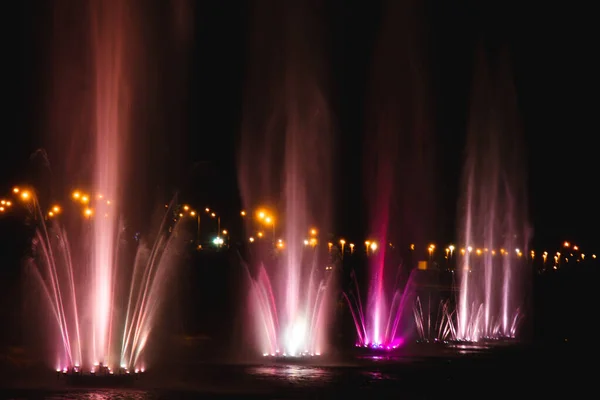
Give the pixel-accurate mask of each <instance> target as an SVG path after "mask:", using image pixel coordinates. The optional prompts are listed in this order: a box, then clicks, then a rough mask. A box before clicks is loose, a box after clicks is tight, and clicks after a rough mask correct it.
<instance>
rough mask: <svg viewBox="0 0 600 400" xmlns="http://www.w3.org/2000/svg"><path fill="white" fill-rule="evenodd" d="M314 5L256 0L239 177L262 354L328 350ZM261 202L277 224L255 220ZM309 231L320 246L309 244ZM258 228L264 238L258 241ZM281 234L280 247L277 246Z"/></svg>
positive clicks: (323, 108) (326, 206)
mask: <svg viewBox="0 0 600 400" xmlns="http://www.w3.org/2000/svg"><path fill="white" fill-rule="evenodd" d="M310 7H311V6H310V4H309V3H304V2H278V3H277V4H276V5H275V6H273V5H270V6H267V5H265V4H263V3H260V2H259V4H257V7H256V10H255V13H254V15H255V21H254V22H255V24H254V26H253V34H254V35H253V41H252V45H253V46H254V47H253V51H252V52H251V54H253V57H254V59H253V60H252V62H251V68H250V71H249V79H248V82H249V88H248V91H247V93H248V100H247V102H246V110H245V115H244V124H243V134H242V143H241V149H240V150H241V151H240V162H239V179H240V188H241V192H242V197H243V201H244V205H245V209H246V210H248V211H249V212H248V218H247V221H246V222H247V224H246V229H247V233H248V236H255V237H256V238H257V240H256V241H255V242H254V243H252V244H250V245H251V246H252V247H251V256H250V262H249V265H250V270H252V271H251V275H250V276H251V290H250V303H249V305H250V312H249V313H250V321H251V322H250V323H251V324H252V325H253V326H254V327H255V328H256V330H255V332H256V335H255V340H254V345H255V346H256V348H257V350H258V351H259V352H260V353H262V354H265V355H271V354H272V355H283V354H285V355H289V356H299V355H310V354H313V355H316V354H321V353H323V352H325V351H326V342H327V332H328V324H329V319H330V318H329V317H330V314H329V308H330V307H329V306H330V302H329V297H330V295H331V293H332V292H331V290H330V288H331V284H330V281H331V279H332V278H331V276H332V275H331V270H328V269H327V267H328V266H329V265H330V258H329V253H328V249H327V244H326V243H327V240H328V238H327V236H326V235H327V232H328V231H329V228H330V222H331V211H332V208H331V184H332V181H331V165H332V147H331V136H332V132H331V130H332V128H331V126H330V117H329V116H330V111H329V107H328V104H327V101H326V99H325V95H324V92H323V89H322V81H323V79H324V77H325V76H324V74H323V70H322V66H321V65H320V62H321V58H320V57H319V55H320V54H319V50H320V46H319V44H320V40H321V39H320V37H319V36H318V34H317V32H318V31H319V24H318V23H317V21H318V18H316V17H315V16H314V15H311V13H312V12H315V13H317V12H318V11H317V10H313V9H311V8H310ZM309 21H310V22H309ZM309 26H310V29H309V28H308V27H309ZM263 202H268V204H264V203H263ZM269 205H270V206H269ZM264 206H266V207H267V208H268V209H269V212H270V213H271V214H273V215H274V221H275V226H274V227H273V226H272V225H269V226H264V224H261V222H260V221H257V220H256V218H255V211H256V209H257V208H258V207H264ZM313 227H317V229H318V230H319V236H318V238H317V240H318V242H319V243H318V245H316V246H314V247H313V246H305V245H304V240H305V239H307V238H308V237H309V231H310V230H311V228H313ZM263 230H264V233H265V235H264V237H263V238H259V237H257V236H256V233H257V231H263ZM279 239H281V241H282V243H283V247H282V248H279V247H276V246H275V244H276V243H277V242H278V240H279Z"/></svg>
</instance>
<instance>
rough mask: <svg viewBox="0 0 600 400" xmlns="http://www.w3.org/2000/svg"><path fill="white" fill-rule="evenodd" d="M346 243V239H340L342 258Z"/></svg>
mask: <svg viewBox="0 0 600 400" xmlns="http://www.w3.org/2000/svg"><path fill="white" fill-rule="evenodd" d="M345 244H346V241H345V240H344V239H340V245H341V246H342V258H344V245H345Z"/></svg>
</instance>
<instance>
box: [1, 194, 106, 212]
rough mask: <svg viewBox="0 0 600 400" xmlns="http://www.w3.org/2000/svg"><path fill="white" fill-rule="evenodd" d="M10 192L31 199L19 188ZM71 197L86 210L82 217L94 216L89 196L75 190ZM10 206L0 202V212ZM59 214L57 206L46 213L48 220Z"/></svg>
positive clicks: (9, 203) (99, 195) (6, 201)
mask: <svg viewBox="0 0 600 400" xmlns="http://www.w3.org/2000/svg"><path fill="white" fill-rule="evenodd" d="M12 192H13V193H14V194H15V195H17V196H19V198H20V199H21V200H23V201H30V200H31V199H32V198H33V196H32V194H31V192H30V191H29V190H26V189H21V188H19V187H14V188H13V189H12ZM72 197H73V199H74V200H76V201H77V202H80V203H81V204H83V205H85V206H86V208H85V209H84V210H83V215H85V216H86V217H91V216H92V215H93V214H94V210H93V209H92V208H90V207H89V206H88V204H89V202H90V196H89V195H87V194H84V193H82V192H80V191H78V190H76V191H74V192H73V194H72ZM96 197H97V199H98V200H103V199H104V196H102V195H101V194H98V195H96ZM105 201H106V205H110V204H111V201H110V200H105ZM11 206H12V202H11V201H10V200H6V199H1V200H0V212H4V211H6V210H7V209H8V208H9V207H11ZM61 212H62V208H61V207H60V206H59V205H57V204H55V205H53V206H52V207H50V210H49V211H48V213H47V215H48V217H49V218H52V217H56V216H57V215H59V214H60V213H61ZM105 216H108V214H106V215H105Z"/></svg>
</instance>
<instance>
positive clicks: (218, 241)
mask: <svg viewBox="0 0 600 400" xmlns="http://www.w3.org/2000/svg"><path fill="white" fill-rule="evenodd" d="M165 208H169V205H168V204H165ZM182 208H183V211H184V212H180V213H179V218H183V217H184V216H185V215H186V214H187V215H189V216H190V217H197V218H199V217H200V215H199V213H198V212H197V211H196V210H194V209H192V208H191V207H190V206H189V205H187V204H184V205H183V207H182ZM204 211H205V212H206V214H208V215H210V217H211V218H218V216H217V214H216V213H215V212H214V211H211V209H210V208H208V207H206V208H205V209H204ZM220 234H222V235H223V236H227V235H228V234H229V232H228V231H227V229H223V230H222V231H221V232H220ZM223 243H225V241H224V240H223V237H221V236H217V237H215V238H214V239H213V244H214V245H215V246H218V247H220V246H222V245H223ZM198 248H201V245H200V244H198Z"/></svg>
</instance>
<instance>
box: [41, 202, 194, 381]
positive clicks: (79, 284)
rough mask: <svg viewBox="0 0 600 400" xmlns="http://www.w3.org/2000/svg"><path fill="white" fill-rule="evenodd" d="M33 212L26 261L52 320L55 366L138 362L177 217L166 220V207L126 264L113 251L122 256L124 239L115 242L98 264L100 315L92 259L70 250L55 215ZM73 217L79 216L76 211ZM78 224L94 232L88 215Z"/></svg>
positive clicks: (170, 265) (172, 255) (167, 266)
mask: <svg viewBox="0 0 600 400" xmlns="http://www.w3.org/2000/svg"><path fill="white" fill-rule="evenodd" d="M36 202H37V200H36ZM33 212H34V213H35V215H36V216H37V218H38V224H39V228H38V229H37V231H36V236H35V238H34V241H33V249H34V257H33V258H32V259H31V260H30V263H29V265H30V267H31V271H32V272H33V274H34V276H35V277H36V278H37V280H38V283H39V284H40V285H41V287H42V288H43V291H44V297H45V299H46V300H47V304H48V305H49V306H50V309H51V313H52V316H53V318H52V321H53V326H57V327H58V333H59V335H58V340H57V341H55V342H53V343H54V346H52V347H53V349H54V351H55V359H54V360H53V362H54V363H56V367H57V369H60V370H62V369H63V368H72V367H80V368H84V369H85V370H93V369H94V368H97V367H98V366H99V364H102V365H104V366H107V367H109V368H111V369H112V370H115V371H116V370H117V369H119V368H122V369H127V370H130V371H133V370H134V369H143V368H145V360H144V358H143V357H142V353H143V351H144V349H145V348H146V345H147V341H148V337H149V335H150V333H151V332H152V329H153V328H154V326H155V325H156V317H157V312H158V310H159V306H160V304H161V301H162V299H163V297H164V295H165V292H166V290H167V286H166V284H165V282H166V281H167V280H168V279H169V278H171V277H172V275H173V273H174V270H175V268H176V266H177V262H178V260H179V255H180V254H181V250H182V245H183V243H184V240H182V239H183V238H184V236H185V235H184V233H183V232H180V228H179V226H180V224H179V222H173V221H172V219H171V216H170V213H167V214H166V215H165V217H164V219H163V221H162V224H161V226H160V228H159V231H158V233H157V235H156V239H155V240H154V241H153V243H147V242H145V241H142V242H141V243H139V244H137V245H136V246H135V248H134V249H135V250H134V251H135V257H134V259H133V263H132V264H133V265H132V266H130V265H128V264H126V265H123V263H122V262H119V258H118V257H117V254H120V255H121V256H123V255H124V254H125V255H126V253H127V252H128V249H127V246H125V245H123V246H116V245H115V247H114V252H115V258H114V259H112V260H108V261H107V262H108V264H106V265H105V266H104V267H105V268H106V269H107V273H109V274H110V279H112V283H111V286H110V287H109V290H108V293H106V294H105V296H107V297H106V302H107V303H108V304H109V306H110V308H107V309H106V310H107V311H106V314H105V313H104V312H103V313H98V311H99V310H102V311H104V310H105V308H104V307H100V305H99V304H98V303H97V299H96V296H97V294H98V293H97V290H98V283H97V281H96V280H95V279H94V277H96V276H97V274H98V272H97V270H96V269H97V265H96V264H94V263H89V262H87V254H86V253H87V252H86V251H85V249H81V248H79V247H77V248H75V249H73V246H72V245H71V244H70V242H69V240H68V233H67V229H66V228H65V225H63V224H62V223H61V222H59V221H58V220H52V221H51V222H45V221H44V219H43V212H42V210H41V208H39V207H35V208H34V209H33ZM77 219H79V220H81V218H80V217H79V216H77ZM178 221H179V220H178ZM84 224H85V225H88V226H84V227H83V230H82V231H80V234H83V235H86V236H87V237H86V238H89V239H90V240H91V239H92V238H93V236H94V233H95V232H94V230H93V226H89V225H93V224H94V221H93V220H91V221H86V223H84ZM90 228H91V229H90ZM86 231H87V233H86ZM122 232H123V227H122V226H120V227H119V229H118V231H117V233H116V235H115V236H114V237H113V238H112V240H113V241H114V243H115V244H116V243H122V242H123V243H125V242H127V240H126V239H125V238H124V237H122ZM77 242H78V243H81V240H78V241H77ZM82 250H83V251H82ZM73 254H75V256H74V255H73ZM90 278H91V279H90ZM117 280H121V281H123V282H118V281H117ZM100 295H101V296H103V295H104V294H102V293H100ZM100 326H104V327H105V331H104V332H101V333H102V337H101V338H100V337H98V334H99V333H100V332H98V330H99V327H100ZM52 332H53V329H51V330H48V331H47V332H46V337H48V338H52V337H53V335H52ZM100 339H102V340H104V342H101V341H100ZM100 343H102V344H103V347H102V348H100V347H99V344H100Z"/></svg>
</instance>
